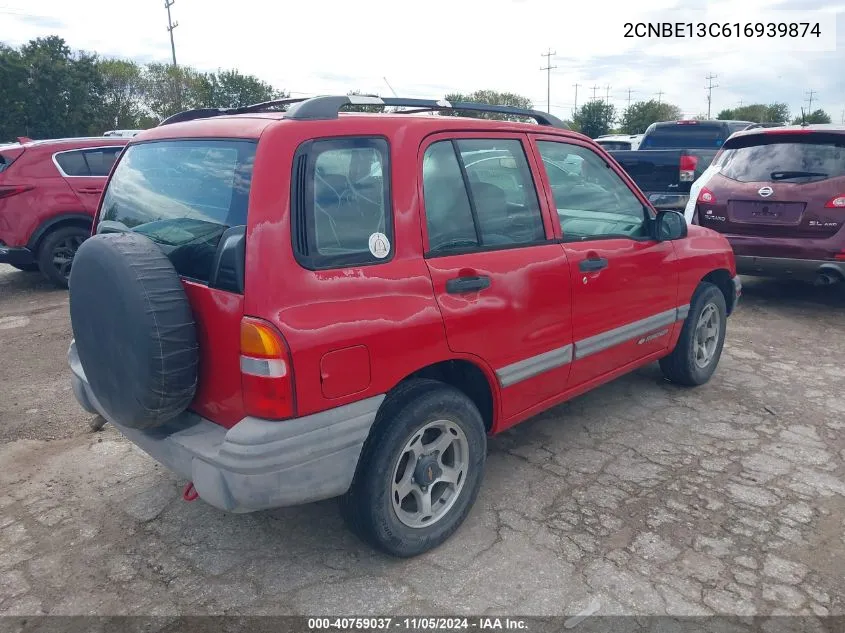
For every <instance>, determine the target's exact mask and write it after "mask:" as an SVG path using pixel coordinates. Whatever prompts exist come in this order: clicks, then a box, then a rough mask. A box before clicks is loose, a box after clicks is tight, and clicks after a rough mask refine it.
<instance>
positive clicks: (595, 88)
mask: <svg viewBox="0 0 845 633" xmlns="http://www.w3.org/2000/svg"><path fill="white" fill-rule="evenodd" d="M599 88H601V86H593V87H592V88H590V90H592V91H593V101H595V100H596V91H597V90H598V89H599Z"/></svg>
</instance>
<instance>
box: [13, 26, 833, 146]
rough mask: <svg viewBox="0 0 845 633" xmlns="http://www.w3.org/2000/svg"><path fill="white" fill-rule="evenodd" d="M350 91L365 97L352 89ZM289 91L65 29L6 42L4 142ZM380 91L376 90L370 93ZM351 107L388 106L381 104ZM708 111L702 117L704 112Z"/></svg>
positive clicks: (723, 115)
mask: <svg viewBox="0 0 845 633" xmlns="http://www.w3.org/2000/svg"><path fill="white" fill-rule="evenodd" d="M348 94H350V95H353V94H355V95H360V94H362V93H361V92H360V91H357V90H352V91H350V92H349V93H348ZM287 96H288V93H287V92H286V91H285V90H282V89H279V88H275V87H274V86H272V85H270V84H268V83H266V82H264V81H262V80H261V79H259V78H258V77H255V76H253V75H244V74H242V73H240V72H239V71H237V70H218V71H216V72H201V71H198V70H196V69H194V68H191V67H187V66H173V65H171V64H156V63H153V64H138V63H136V62H134V61H131V60H124V59H109V58H103V57H100V56H98V55H97V54H95V53H88V52H85V51H72V50H71V49H70V47H69V46H68V45H67V43H66V42H65V41H64V40H63V39H62V38H60V37H58V36H50V37H45V38H38V39H34V40H32V41H30V42H28V43H27V44H24V45H23V46H21V47H19V48H12V47H9V46H6V45H4V44H2V43H0V103H2V104H3V110H4V112H3V116H2V117H0V142H4V141H10V140H12V139H14V138H16V137H19V136H26V137H30V138H58V137H65V136H85V135H94V136H99V135H101V134H102V133H103V132H105V131H106V130H109V129H144V128H148V127H152V126H154V125H157V124H158V123H159V122H160V121H161V120H162V119H165V118H167V117H168V116H170V115H172V114H175V113H177V112H181V111H183V110H187V109H191V108H228V107H238V106H243V105H247V104H251V103H259V102H262V101H269V100H272V99H282V98H285V97H287ZM370 96H377V95H370ZM445 98H446V100H448V101H452V102H461V101H472V102H480V103H487V104H494V105H507V106H513V107H518V108H525V109H531V108H532V107H534V105H533V104H532V102H531V100H530V99H528V98H527V97H524V96H522V95H519V94H515V93H512V92H499V91H495V90H476V91H475V92H470V93H452V94H448V95H446V96H445ZM349 109H350V110H357V111H363V112H381V111H383V109H384V108H383V107H382V106H373V105H366V106H357V107H350V108H349ZM445 114H449V115H451V116H484V117H486V118H491V119H499V120H514V119H519V117H514V116H511V115H507V114H496V113H490V114H483V115H479V114H472V113H467V112H446V113H445ZM682 114H683V113H682V111H681V109H680V108H679V107H678V106H676V105H673V104H671V103H664V102H661V101H656V100H654V99H651V100H648V101H638V102H635V103H632V104H630V105H629V106H628V107H627V108H625V109H624V110H623V111H622V112H617V110H616V108H615V107H614V105H613V104H610V103H606V102H604V101H601V100H593V101H588V102H587V103H585V104H583V105H582V106H581V107H580V108H578V109H576V110H575V111H574V112H573V114H572V116H571V117H570V120H568V121H566V123H567V124H568V125H569V127H570V128H572V129H574V130H576V131H579V132H581V133H583V134H586V135H587V136H590V137H592V138H595V137H597V136H601V135H603V134H610V133H619V134H642V133H643V132H645V130H646V128H648V126H649V125H651V124H652V123H654V122H656V121H672V120H677V119H680V118H681V117H682ZM697 118H702V117H697ZM717 118H718V119H723V120H724V119H734V120H743V121H752V122H755V123H787V122H789V121H790V120H791V121H792V122H793V123H796V124H797V123H802V122H806V123H830V120H831V119H830V116H829V115H828V114H827V113H826V112H824V111H823V110H821V109H819V110H815V111H814V112H812V113H809V114H806V116H805V115H803V114H802V115H801V116H796V117H791V114H790V112H789V107H788V106H787V105H786V104H785V103H777V102H776V103H771V104H762V103H756V104H750V105H746V106H742V107H739V108H733V109H726V110H722V111H721V112H719V113H718V115H717Z"/></svg>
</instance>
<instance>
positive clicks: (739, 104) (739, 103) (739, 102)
mask: <svg viewBox="0 0 845 633" xmlns="http://www.w3.org/2000/svg"><path fill="white" fill-rule="evenodd" d="M736 103H737V105H738V106H739V107H740V108H741V107H742V103H743V101H742V99H740V100H739V101H737V102H736Z"/></svg>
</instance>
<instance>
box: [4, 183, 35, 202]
mask: <svg viewBox="0 0 845 633" xmlns="http://www.w3.org/2000/svg"><path fill="white" fill-rule="evenodd" d="M30 189H32V187H26V186H24V185H0V199H2V198H11V197H12V196H16V195H18V194H19V193H24V192H25V191H29V190H30Z"/></svg>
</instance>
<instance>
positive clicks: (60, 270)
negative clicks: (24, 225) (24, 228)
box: [38, 226, 90, 288]
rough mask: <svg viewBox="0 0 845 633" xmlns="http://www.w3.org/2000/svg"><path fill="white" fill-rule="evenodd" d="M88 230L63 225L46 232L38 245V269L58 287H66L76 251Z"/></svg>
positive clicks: (88, 232)
mask: <svg viewBox="0 0 845 633" xmlns="http://www.w3.org/2000/svg"><path fill="white" fill-rule="evenodd" d="M89 235H90V231H89V230H88V229H84V228H82V227H80V226H65V227H62V228H60V229H56V230H55V231H52V232H50V233H48V234H47V235H46V236H45V237H44V239H43V240H41V245H40V246H39V247H38V269H39V270H40V271H41V274H42V275H44V277H45V278H46V279H47V280H48V281H49V282H51V283H53V284H54V285H56V286H58V287H59V288H67V285H68V279H69V278H70V269H71V266H72V264H73V258H74V257H75V256H76V251H77V250H79V247H80V246H81V245H82V242H84V241H85V240H86V239H88V237H89Z"/></svg>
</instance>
